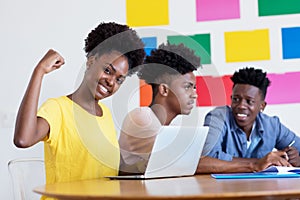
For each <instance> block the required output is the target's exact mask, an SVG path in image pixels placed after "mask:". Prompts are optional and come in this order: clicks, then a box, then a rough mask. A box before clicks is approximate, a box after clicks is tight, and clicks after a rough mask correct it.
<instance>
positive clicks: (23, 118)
mask: <svg viewBox="0 0 300 200" xmlns="http://www.w3.org/2000/svg"><path fill="white" fill-rule="evenodd" d="M63 64H64V59H63V57H61V56H60V55H59V54H58V53H57V52H56V51H54V50H49V51H48V52H47V53H46V54H45V56H44V57H43V58H42V59H41V60H40V62H39V63H38V64H37V66H36V67H35V69H34V71H33V73H32V76H31V79H30V82H29V84H28V86H27V89H26V92H25V94H24V97H23V100H22V102H21V105H20V107H19V111H18V114H17V119H16V125H15V133H14V144H15V145H16V146H17V147H21V148H26V147H30V146H32V145H34V144H35V143H37V142H39V141H40V140H42V139H43V138H44V137H45V136H46V135H47V134H48V132H49V129H50V127H49V124H48V122H47V121H46V120H44V119H43V118H37V109H38V100H39V95H40V90H41V85H42V80H43V77H44V75H45V74H47V73H49V72H51V71H53V70H55V69H58V68H60V67H61V66H62V65H63Z"/></svg>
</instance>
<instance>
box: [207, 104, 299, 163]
mask: <svg viewBox="0 0 300 200" xmlns="http://www.w3.org/2000/svg"><path fill="white" fill-rule="evenodd" d="M255 123H256V125H255V127H254V129H253V130H252V133H251V138H254V137H258V138H259V140H260V141H259V143H258V144H257V146H256V147H255V148H254V150H253V151H252V153H251V155H250V158H262V157H264V156H265V155H267V154H268V153H269V152H271V151H272V150H273V149H274V148H276V149H279V150H281V149H284V148H285V147H287V146H288V145H289V144H290V143H291V142H292V141H293V140H295V143H294V144H293V147H295V148H297V149H298V151H299V152H300V138H299V137H298V136H296V134H295V133H294V132H292V131H291V130H289V129H288V128H287V127H285V126H284V125H283V124H282V123H281V122H280V120H279V118H278V117H276V116H274V117H270V116H268V115H266V114H264V113H262V112H260V113H259V114H258V115H257V117H256V122H255ZM204 126H209V132H208V135H212V136H214V137H216V138H215V140H216V145H215V146H214V148H213V149H212V150H211V151H210V153H209V155H208V156H211V157H214V158H218V159H221V160H227V161H231V160H232V158H233V157H240V158H245V157H246V153H247V136H246V133H244V132H243V131H242V130H241V129H240V128H239V127H238V126H237V124H236V122H235V120H234V116H233V114H232V110H231V108H230V107H229V106H222V107H217V108H215V109H214V110H212V111H211V112H209V113H208V114H207V115H206V116H205V121H204ZM208 137H209V136H208Z"/></svg>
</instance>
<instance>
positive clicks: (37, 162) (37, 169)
mask: <svg viewBox="0 0 300 200" xmlns="http://www.w3.org/2000/svg"><path fill="white" fill-rule="evenodd" d="M8 170H9V173H10V177H11V180H12V186H13V193H14V199H15V200H36V199H40V197H41V195H39V194H36V193H34V192H33V191H32V190H33V188H34V187H36V186H39V185H43V184H45V183H46V181H45V166H44V160H43V159H42V158H20V159H15V160H10V161H9V162H8Z"/></svg>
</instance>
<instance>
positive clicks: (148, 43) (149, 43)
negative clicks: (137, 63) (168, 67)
mask: <svg viewBox="0 0 300 200" xmlns="http://www.w3.org/2000/svg"><path fill="white" fill-rule="evenodd" d="M142 41H143V42H144V44H145V48H144V49H145V52H146V55H150V53H151V51H152V49H156V47H157V39H156V37H144V38H142Z"/></svg>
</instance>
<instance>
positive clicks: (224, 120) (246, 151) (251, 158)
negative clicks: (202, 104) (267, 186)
mask: <svg viewBox="0 0 300 200" xmlns="http://www.w3.org/2000/svg"><path fill="white" fill-rule="evenodd" d="M231 80H232V81H233V88H232V96H231V107H229V106H223V107H217V108H215V109H214V110H212V111H211V112H209V113H208V114H207V115H206V117H205V122H204V125H205V126H209V134H211V135H214V136H215V135H219V136H218V138H216V140H217V143H216V145H215V146H214V148H213V150H212V151H211V152H210V153H209V156H210V157H204V158H201V160H200V165H199V166H198V170H197V172H198V173H205V172H209V173H212V172H213V173H222V172H251V171H261V170H263V169H265V168H266V167H268V166H270V165H277V166H300V157H299V151H300V138H299V137H298V136H296V134H295V133H294V132H292V131H291V130H289V129H288V128H287V127H285V126H284V125H283V124H282V123H281V122H280V120H279V118H278V117H276V116H274V117H270V116H268V115H266V114H264V113H263V112H262V111H263V110H264V108H265V107H266V105H267V103H266V102H265V97H266V93H267V87H268V86H269V85H270V81H269V79H268V78H267V77H266V73H264V72H262V70H260V69H254V68H244V69H240V70H239V71H238V72H235V73H234V74H233V76H232V77H231ZM274 148H275V149H277V150H276V151H274Z"/></svg>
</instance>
